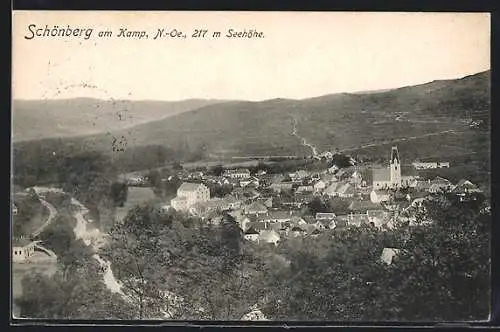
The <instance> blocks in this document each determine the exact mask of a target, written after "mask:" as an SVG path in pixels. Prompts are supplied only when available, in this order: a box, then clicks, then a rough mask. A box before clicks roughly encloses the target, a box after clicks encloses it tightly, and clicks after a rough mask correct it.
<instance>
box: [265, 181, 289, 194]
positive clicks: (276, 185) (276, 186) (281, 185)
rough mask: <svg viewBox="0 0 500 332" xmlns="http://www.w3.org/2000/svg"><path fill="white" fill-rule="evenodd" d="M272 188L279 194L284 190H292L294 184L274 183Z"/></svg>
mask: <svg viewBox="0 0 500 332" xmlns="http://www.w3.org/2000/svg"><path fill="white" fill-rule="evenodd" d="M270 188H271V189H272V190H274V191H275V192H278V193H279V192H282V191H284V190H292V188H293V182H290V181H288V182H279V183H273V184H271V186H270Z"/></svg>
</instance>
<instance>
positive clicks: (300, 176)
mask: <svg viewBox="0 0 500 332" xmlns="http://www.w3.org/2000/svg"><path fill="white" fill-rule="evenodd" d="M288 175H289V176H290V178H291V179H292V180H293V181H300V180H303V179H305V178H306V177H308V176H309V172H307V171H304V170H300V171H297V172H295V173H290V174H288Z"/></svg>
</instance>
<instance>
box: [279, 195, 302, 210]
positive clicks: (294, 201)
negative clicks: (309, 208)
mask: <svg viewBox="0 0 500 332" xmlns="http://www.w3.org/2000/svg"><path fill="white" fill-rule="evenodd" d="M278 202H279V204H281V205H284V206H288V207H293V208H298V209H300V208H301V207H302V205H303V204H304V203H303V202H302V201H301V200H299V199H298V197H297V196H292V197H282V198H280V199H278Z"/></svg>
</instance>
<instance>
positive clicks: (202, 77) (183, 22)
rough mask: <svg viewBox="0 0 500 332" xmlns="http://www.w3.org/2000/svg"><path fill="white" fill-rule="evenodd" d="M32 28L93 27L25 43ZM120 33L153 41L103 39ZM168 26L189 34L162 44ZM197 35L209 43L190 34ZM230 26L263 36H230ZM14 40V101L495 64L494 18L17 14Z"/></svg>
mask: <svg viewBox="0 0 500 332" xmlns="http://www.w3.org/2000/svg"><path fill="white" fill-rule="evenodd" d="M30 24H36V25H37V27H45V24H47V25H48V26H49V27H53V26H54V25H59V26H60V27H66V26H67V25H68V24H69V26H70V27H72V28H75V27H86V28H93V29H94V31H93V34H92V37H91V38H90V39H88V40H85V39H84V38H75V37H72V38H70V37H66V38H61V37H56V38H43V37H38V38H37V37H35V38H34V39H31V40H27V39H25V38H24V37H25V36H30V35H31V33H30V32H29V30H28V26H29V25H30ZM120 27H128V28H129V29H131V30H145V31H147V33H148V34H149V39H143V40H135V39H126V38H116V37H112V38H107V39H103V38H97V33H98V32H99V30H102V29H109V30H111V31H113V32H114V33H115V34H117V33H118V31H119V28H120ZM158 28H165V29H172V28H176V29H177V30H179V31H183V32H185V33H186V34H187V35H188V38H187V39H177V40H172V39H162V40H153V37H154V35H155V34H156V30H157V29H158ZM199 28H203V29H207V30H208V33H207V38H204V39H200V38H198V39H197V38H194V39H193V38H190V35H191V34H192V32H193V31H194V30H195V29H199ZM230 28H233V29H235V30H243V29H247V30H248V29H257V30H258V31H262V32H263V33H264V36H265V37H264V38H263V39H227V38H225V37H224V35H225V34H226V31H227V30H228V29H230ZM214 31H221V32H222V37H220V38H218V39H214V38H211V37H210V36H211V35H212V33H213V32H214ZM12 38H13V97H14V98H16V99H52V98H72V97H97V98H115V99H136V100H137V99H155V100H180V99H186V98H220V99H246V100H263V99H269V98H277V97H281V98H307V97H314V96H319V95H324V94H329V93H336V92H354V91H364V90H374V89H386V88H395V87H401V86H407V85H413V84H420V83H425V82H429V81H432V80H435V79H451V78H458V77H463V76H466V75H470V74H474V73H478V72H481V71H484V70H488V69H490V16H489V14H484V13H339V12H337V13H312V12H309V13H305V12H304V13H297V12H294V13H292V12H289V13H278V12H273V13H250V12H247V13H235V12H233V13H229V12H212V13H209V12H190V13H188V12H136V13H133V12H129V13H127V12H41V11H40V12H16V13H14V18H13V37H12Z"/></svg>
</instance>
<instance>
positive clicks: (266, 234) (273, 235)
mask: <svg viewBox="0 0 500 332" xmlns="http://www.w3.org/2000/svg"><path fill="white" fill-rule="evenodd" d="M257 241H258V243H272V244H274V245H277V244H278V242H279V241H280V235H279V234H278V233H277V232H276V231H274V230H264V231H262V232H260V234H259V237H258V239H257Z"/></svg>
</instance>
